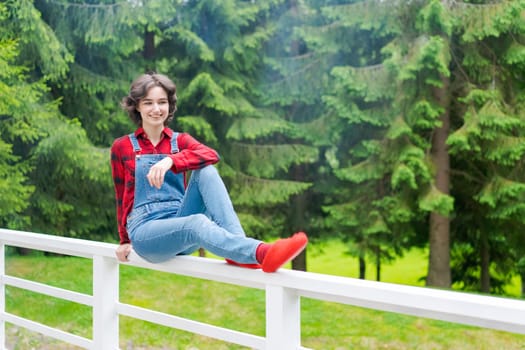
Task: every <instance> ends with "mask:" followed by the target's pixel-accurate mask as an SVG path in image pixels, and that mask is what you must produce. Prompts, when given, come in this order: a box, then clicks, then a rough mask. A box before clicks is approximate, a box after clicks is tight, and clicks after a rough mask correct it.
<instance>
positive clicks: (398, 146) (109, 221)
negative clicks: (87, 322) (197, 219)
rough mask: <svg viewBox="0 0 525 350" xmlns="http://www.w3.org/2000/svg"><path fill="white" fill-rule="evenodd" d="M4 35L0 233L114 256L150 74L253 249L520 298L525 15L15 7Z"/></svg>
mask: <svg viewBox="0 0 525 350" xmlns="http://www.w3.org/2000/svg"><path fill="white" fill-rule="evenodd" d="M0 27H1V28H2V29H1V31H0V193H1V196H0V227H7V228H11V229H21V230H28V231H34V232H42V233H50V234H56V235H62V236H68V237H78V238H85V239H92V240H105V241H112V242H116V241H117V239H118V234H117V231H116V220H115V212H114V211H115V203H114V195H113V184H112V180H111V171H110V165H109V147H110V146H111V143H112V141H113V139H115V138H116V137H118V136H121V135H123V134H125V133H129V132H131V131H132V130H133V129H134V127H133V125H132V124H131V122H130V121H128V119H127V117H126V115H125V114H124V113H123V111H121V109H120V107H119V101H120V99H121V98H122V97H123V96H124V95H125V94H126V93H127V89H128V87H129V84H130V82H131V81H132V80H133V79H134V78H135V77H136V76H137V75H138V74H141V73H143V72H145V71H148V70H156V71H157V72H159V73H164V74H167V75H169V76H170V77H171V78H173V80H174V81H175V82H176V84H177V87H178V96H179V110H178V112H177V115H176V120H175V121H174V122H173V124H172V125H171V127H172V128H173V129H175V130H178V131H186V132H189V133H191V134H192V135H193V136H194V137H196V138H197V139H199V140H200V141H202V142H204V143H206V144H208V145H210V146H212V147H214V148H216V149H217V150H218V151H219V153H220V154H221V157H222V161H221V163H220V164H219V170H220V172H221V174H222V175H223V177H224V178H225V181H226V182H227V186H228V188H229V189H230V192H231V195H232V199H233V201H234V204H235V207H236V208H237V210H238V212H239V216H240V218H241V221H242V222H243V224H244V225H245V228H246V231H247V232H248V233H249V235H251V236H256V237H259V238H275V237H277V236H288V235H289V234H290V233H292V232H293V231H296V230H305V231H307V232H308V233H309V235H310V237H311V238H312V240H314V241H315V240H326V239H334V238H336V239H341V240H343V241H344V242H345V243H346V244H347V247H348V251H349V256H348V259H353V258H358V259H359V261H360V267H361V275H362V276H364V271H365V268H366V266H367V264H373V265H374V266H377V278H378V279H380V267H381V262H385V261H389V260H392V259H395V258H396V257H398V256H400V255H402V254H403V252H406V251H407V250H409V249H411V248H414V247H426V248H428V251H429V270H428V275H427V279H426V283H427V285H429V286H438V287H445V288H446V287H454V288H457V289H464V290H471V291H482V292H490V293H501V292H502V291H503V287H504V286H505V285H506V284H508V283H509V282H510V280H511V278H513V277H515V276H520V277H521V281H522V286H525V171H524V170H525V169H524V165H525V164H524V152H525V111H524V105H525V0H509V1H504V0H499V1H498V0H494V1H488V0H485V1H484V0H472V1H454V0H365V1H352V0H350V1H336V0H331V1H330V0H327V1H321V0H265V1H258V0H252V1H240V0H222V1H216V0H200V1H199V0H187V1H183V0H180V1H176V0H148V1H141V0H4V1H1V2H0ZM341 263H344V262H343V261H342V262H341ZM294 268H297V269H307V261H306V255H305V254H303V255H302V256H300V257H299V258H298V259H296V260H295V261H294ZM522 290H523V294H524V295H525V287H522Z"/></svg>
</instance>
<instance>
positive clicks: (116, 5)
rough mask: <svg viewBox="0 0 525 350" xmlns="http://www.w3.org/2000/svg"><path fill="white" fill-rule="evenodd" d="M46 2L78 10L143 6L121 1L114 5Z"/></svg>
mask: <svg viewBox="0 0 525 350" xmlns="http://www.w3.org/2000/svg"><path fill="white" fill-rule="evenodd" d="M46 2H49V3H51V4H53V5H58V6H63V7H66V8H70V7H76V8H106V9H109V8H115V7H118V6H123V5H129V4H130V3H131V5H132V6H133V4H134V3H135V5H136V6H137V5H138V6H143V4H142V1H140V0H135V1H120V2H116V3H113V4H86V3H75V2H69V1H65V2H64V1H59V0H46Z"/></svg>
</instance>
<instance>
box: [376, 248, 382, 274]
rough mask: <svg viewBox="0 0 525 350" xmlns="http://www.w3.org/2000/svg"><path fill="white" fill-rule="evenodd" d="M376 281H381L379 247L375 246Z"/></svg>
mask: <svg viewBox="0 0 525 350" xmlns="http://www.w3.org/2000/svg"><path fill="white" fill-rule="evenodd" d="M376 281H377V282H379V281H381V248H380V247H379V246H378V247H377V248H376Z"/></svg>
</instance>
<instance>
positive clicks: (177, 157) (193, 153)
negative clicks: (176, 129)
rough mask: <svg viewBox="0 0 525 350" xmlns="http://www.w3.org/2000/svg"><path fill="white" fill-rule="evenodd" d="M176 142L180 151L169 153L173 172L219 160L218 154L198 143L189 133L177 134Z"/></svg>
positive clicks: (210, 163) (197, 167)
mask: <svg viewBox="0 0 525 350" xmlns="http://www.w3.org/2000/svg"><path fill="white" fill-rule="evenodd" d="M177 142H178V144H179V149H180V152H179V153H175V154H172V155H170V158H171V159H172V160H173V167H172V170H173V171H174V172H177V173H180V172H185V171H188V170H196V169H201V168H203V167H205V166H207V165H212V164H215V163H217V162H218V161H219V160H220V157H219V154H218V153H217V152H216V151H215V150H214V149H213V148H210V147H208V146H206V145H204V144H202V143H200V142H199V141H197V140H195V139H194V138H193V137H192V136H190V135H189V134H186V133H181V134H179V136H178V137H177Z"/></svg>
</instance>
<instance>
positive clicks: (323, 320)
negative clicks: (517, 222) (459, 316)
mask: <svg viewBox="0 0 525 350" xmlns="http://www.w3.org/2000/svg"><path fill="white" fill-rule="evenodd" d="M425 264H426V255H425V253H424V252H423V251H414V252H411V253H410V254H407V255H406V256H405V257H403V258H402V259H399V260H398V261H396V262H395V263H392V264H389V265H384V266H383V270H382V277H383V278H382V280H383V281H387V282H393V283H403V284H410V285H422V284H423V283H422V282H421V281H420V277H422V276H423V275H424V273H425V271H426V266H425ZM308 266H309V271H312V272H319V273H326V272H330V274H335V275H341V276H348V277H356V276H357V271H358V268H357V261H356V259H354V258H351V257H349V256H348V255H345V253H344V248H343V246H342V245H341V244H340V243H337V242H329V243H325V244H323V245H318V246H315V245H311V246H310V247H309V253H308ZM120 270H121V272H120V273H121V282H120V298H121V300H122V301H123V302H125V303H130V304H133V305H137V306H142V307H147V308H150V309H153V310H159V311H163V312H167V313H171V314H175V315H177V316H182V317H185V318H190V319H193V320H196V321H202V322H206V323H211V324H214V325H217V326H224V327H228V328H232V329H236V330H239V331H243V332H249V333H252V334H256V335H261V336H262V335H264V329H265V324H264V323H265V318H264V314H265V297H264V292H263V291H259V290H253V289H250V288H243V287H237V286H232V285H228V284H223V283H218V282H211V281H205V280H201V279H196V278H190V277H185V276H177V275H172V274H167V273H161V272H154V271H150V270H145V269H140V268H134V267H131V266H121V269H120ZM7 271H8V273H9V274H11V275H14V276H22V277H24V278H28V279H31V280H34V281H39V282H44V283H48V284H51V285H54V286H58V287H62V288H67V289H71V290H75V291H78V292H82V293H87V294H91V285H92V280H91V271H92V265H91V261H90V260H87V259H81V258H68V257H43V256H31V257H9V258H8V261H7ZM66 276H67V277H66ZM367 278H368V279H372V280H373V279H375V267H374V266H373V265H370V266H369V271H367ZM7 293H8V297H7V300H6V308H7V311H8V312H11V313H14V314H17V315H21V316H23V317H27V318H30V319H33V320H35V321H38V322H42V323H45V324H47V325H50V326H53V327H58V328H61V329H64V330H67V331H69V332H72V333H74V334H78V335H81V336H85V337H88V338H90V337H91V309H90V308H88V307H84V306H79V305H77V304H75V303H70V302H65V301H61V300H56V299H54V298H49V297H44V296H41V295H38V294H35V293H31V292H27V291H23V290H20V289H17V288H12V287H8V288H7ZM301 313H302V325H301V330H302V344H303V346H306V347H310V348H313V349H320V350H329V349H334V350H341V349H421V350H425V349H433V350H439V349H466V350H470V349H472V350H474V349H475V350H480V349H481V350H482V349H487V350H489V349H490V350H492V349H510V350H513V349H522V350H523V349H525V335H518V334H512V333H507V332H499V331H493V330H487V329H482V328H477V327H469V326H463V325H458V324H453V323H447V322H441V321H434V320H428V319H423V318H417V317H411V316H404V315H399V314H395V313H389V312H381V311H375V310H369V309H364V308H359V307H352V306H346V305H340V304H336V303H328V302H321V301H317V300H312V299H308V298H303V299H302V301H301ZM9 331H11V333H13V332H15V331H16V332H17V334H16V335H17V336H18V338H19V339H21V338H22V337H24V336H25V337H30V336H31V335H30V334H27V332H26V333H24V331H22V330H18V329H17V330H12V329H11V330H9V329H8V334H11V333H9ZM33 336H34V335H33ZM120 339H121V348H122V349H158V350H160V349H163V350H166V349H187V350H190V349H191V350H208V349H209V350H211V349H213V350H220V349H244V348H243V347H240V346H235V345H230V344H226V343H223V342H220V341H216V340H213V339H208V338H205V337H201V336H198V335H194V334H191V333H187V332H183V331H178V330H173V329H169V328H166V327H162V326H157V325H153V324H150V323H147V322H143V321H138V320H135V319H131V318H127V317H121V319H120ZM32 341H33V342H34V340H32ZM26 343H27V344H29V341H28V342H26ZM26 343H24V344H26ZM19 344H22V343H21V342H20V341H19ZM61 346H62V347H61ZM63 346H64V345H58V344H55V345H54V346H53V347H51V348H53V349H72V347H63ZM43 348H44V347H39V346H38V345H34V344H33V345H25V347H19V348H18V349H43ZM15 349H17V348H15Z"/></svg>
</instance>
